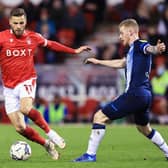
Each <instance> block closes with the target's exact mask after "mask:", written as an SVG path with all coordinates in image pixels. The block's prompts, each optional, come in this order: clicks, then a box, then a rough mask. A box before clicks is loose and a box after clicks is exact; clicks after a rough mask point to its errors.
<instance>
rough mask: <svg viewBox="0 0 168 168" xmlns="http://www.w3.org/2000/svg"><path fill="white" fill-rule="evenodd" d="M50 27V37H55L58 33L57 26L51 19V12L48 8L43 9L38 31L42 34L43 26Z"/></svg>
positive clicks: (37, 27)
mask: <svg viewBox="0 0 168 168" xmlns="http://www.w3.org/2000/svg"><path fill="white" fill-rule="evenodd" d="M44 24H45V25H46V24H47V25H48V29H49V30H48V32H49V33H50V36H52V35H55V33H56V25H55V22H54V21H53V20H52V19H51V18H50V15H49V11H48V9H47V8H42V9H41V12H40V18H39V20H38V22H37V26H36V31H37V32H39V33H41V30H42V29H41V27H42V25H44Z"/></svg>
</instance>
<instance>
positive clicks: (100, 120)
mask: <svg viewBox="0 0 168 168" xmlns="http://www.w3.org/2000/svg"><path fill="white" fill-rule="evenodd" d="M107 121H109V118H108V117H107V116H106V115H105V114H104V113H103V112H102V110H99V111H97V112H96V113H95V115H94V118H93V123H97V124H105V123H106V122H107Z"/></svg>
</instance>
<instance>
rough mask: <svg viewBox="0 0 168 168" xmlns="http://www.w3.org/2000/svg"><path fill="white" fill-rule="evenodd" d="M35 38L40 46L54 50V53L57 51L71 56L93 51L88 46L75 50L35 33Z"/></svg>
mask: <svg viewBox="0 0 168 168" xmlns="http://www.w3.org/2000/svg"><path fill="white" fill-rule="evenodd" d="M35 37H36V40H37V43H38V45H39V46H41V47H47V48H49V49H51V50H54V51H57V52H65V53H69V54H79V53H81V52H83V51H87V50H91V48H90V47H88V46H81V47H79V48H77V49H73V48H71V47H68V46H65V45H63V44H61V43H58V42H56V41H52V40H47V39H46V38H44V37H43V36H42V35H41V34H39V33H35Z"/></svg>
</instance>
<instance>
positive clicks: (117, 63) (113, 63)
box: [85, 58, 126, 68]
mask: <svg viewBox="0 0 168 168" xmlns="http://www.w3.org/2000/svg"><path fill="white" fill-rule="evenodd" d="M85 63H93V64H99V65H104V66H108V67H112V68H124V67H125V65H126V58H122V59H115V60H99V59H96V58H87V59H86V60H85Z"/></svg>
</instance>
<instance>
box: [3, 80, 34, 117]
mask: <svg viewBox="0 0 168 168" xmlns="http://www.w3.org/2000/svg"><path fill="white" fill-rule="evenodd" d="M35 92H36V78H31V79H29V80H26V81H24V82H22V83H19V84H18V85H17V86H16V87H15V88H7V87H4V91H3V94H4V97H5V109H6V113H7V114H9V113H12V112H16V111H19V109H20V99H21V98H24V97H31V98H32V99H34V98H35Z"/></svg>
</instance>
